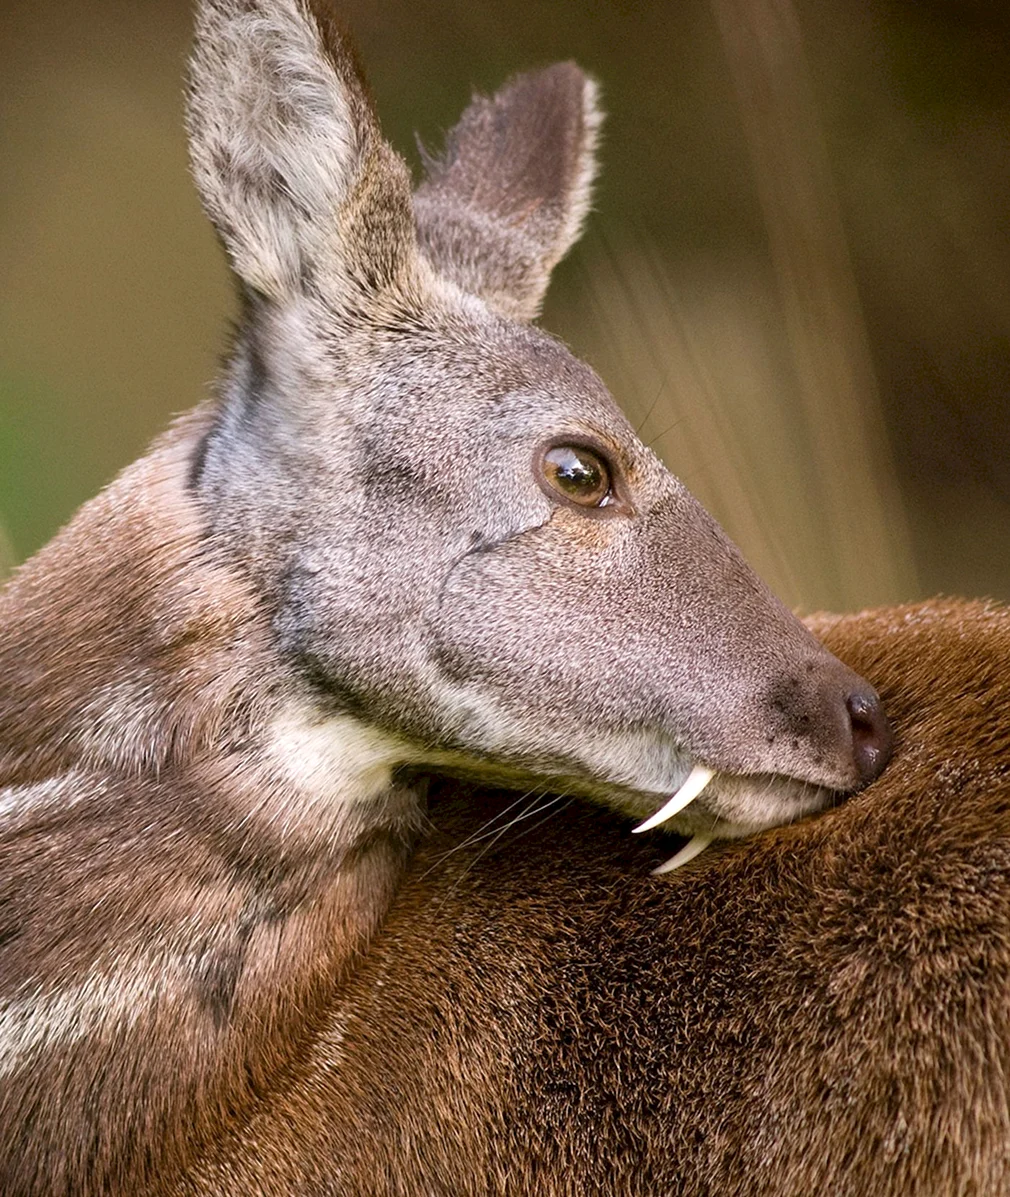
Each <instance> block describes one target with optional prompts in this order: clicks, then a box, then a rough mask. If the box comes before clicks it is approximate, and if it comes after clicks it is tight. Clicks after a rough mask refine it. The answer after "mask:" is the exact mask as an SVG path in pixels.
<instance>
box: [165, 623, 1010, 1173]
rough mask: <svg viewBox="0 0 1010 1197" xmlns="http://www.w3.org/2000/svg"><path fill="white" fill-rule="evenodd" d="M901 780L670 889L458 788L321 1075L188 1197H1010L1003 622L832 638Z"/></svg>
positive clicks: (736, 849)
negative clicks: (872, 710) (248, 1195)
mask: <svg viewBox="0 0 1010 1197" xmlns="http://www.w3.org/2000/svg"><path fill="white" fill-rule="evenodd" d="M817 626H818V629H819V630H820V631H821V632H822V633H823V634H824V636H825V639H826V642H827V643H828V644H829V645H830V646H831V647H832V649H833V650H834V651H836V652H837V653H839V655H840V656H842V658H843V659H845V660H846V661H848V662H849V663H850V664H851V665H852V667H853V668H855V669H859V670H860V671H861V672H863V673H864V674H865V675H866V676H867V677H870V678H872V679H873V681H874V682H875V683H876V684H877V686H878V687H879V688H880V691H881V693H882V694H883V695H884V696H885V697H886V701H887V703H888V709H889V711H890V712H891V713H892V715H893V717H894V720H895V724H896V733H897V738H898V749H897V755H896V757H895V759H894V762H893V763H892V765H891V767H890V768H889V769H888V770H887V772H886V773H885V775H884V776H883V777H882V778H881V779H880V780H879V781H878V782H876V783H875V784H874V785H873V786H871V787H870V788H868V789H867V790H865V791H864V792H863V793H862V794H860V795H858V796H857V797H855V798H853V799H850V800H849V801H848V802H846V803H845V804H844V805H842V806H840V807H838V808H837V809H835V810H832V811H830V812H828V813H826V814H824V815H822V816H821V817H820V818H818V819H817V820H815V821H812V822H806V823H803V824H801V825H798V826H794V827H787V828H782V829H779V830H776V831H773V832H769V833H768V834H766V835H764V836H761V837H760V838H759V839H757V840H754V841H751V842H748V843H746V844H736V845H727V846H725V847H724V848H721V849H719V850H718V851H717V852H710V853H709V854H707V855H706V856H704V857H702V858H701V859H700V860H699V861H698V862H696V863H695V864H692V865H690V866H688V867H687V868H686V869H684V870H681V871H680V872H678V873H676V874H674V875H673V876H672V877H671V878H669V879H662V880H660V879H656V878H650V877H649V876H648V870H649V868H650V866H651V865H653V864H655V862H656V858H657V849H656V848H655V847H654V846H650V845H648V844H642V843H641V842H638V841H631V840H629V839H628V838H627V837H626V836H624V835H622V824H621V822H620V820H618V819H615V818H614V817H613V816H612V815H609V814H606V813H603V812H599V811H597V812H594V811H591V810H589V809H586V808H583V807H580V806H578V805H570V806H567V807H566V808H564V809H563V810H560V811H557V813H555V814H553V815H551V816H550V817H547V815H548V814H550V812H549V810H548V811H545V813H544V817H543V820H542V821H541V820H539V819H538V820H536V823H537V826H536V832H535V835H530V836H528V837H526V838H524V837H523V834H522V826H523V825H522V824H521V823H519V824H517V825H516V826H515V827H514V828H513V829H512V831H511V832H508V831H505V832H503V834H502V835H501V839H500V840H499V841H498V843H497V844H494V841H493V840H492V841H490V842H491V843H492V844H493V845H494V846H492V847H491V848H490V849H489V848H488V842H489V841H487V840H486V839H483V840H482V839H481V836H486V835H487V834H488V831H490V832H491V833H494V832H496V831H499V832H500V831H502V829H503V828H505V827H506V826H507V825H508V822H509V820H510V819H513V818H515V817H516V811H515V809H514V808H513V809H512V810H511V811H510V810H509V809H508V805H507V801H510V800H506V799H505V798H504V797H502V796H498V795H494V794H484V795H476V794H472V793H465V794H464V793H460V792H459V791H458V790H453V789H451V788H450V789H449V790H447V791H446V792H443V793H442V794H441V795H440V796H439V797H438V799H437V800H436V801H435V802H434V803H433V808H432V809H433V818H434V820H435V825H436V827H435V831H434V832H433V833H432V835H431V836H430V837H429V838H428V839H427V840H426V842H425V844H424V846H423V848H422V849H421V851H420V852H419V853H418V855H417V856H416V857H415V858H414V860H413V862H412V864H411V867H410V871H409V875H408V877H407V879H406V880H405V882H404V885H403V887H402V888H401V890H400V891H399V893H398V895H397V898H396V900H395V901H394V903H393V906H392V909H391V911H390V915H389V918H388V919H387V921H386V923H385V925H384V927H383V930H382V932H381V933H380V935H379V936H378V937H377V938H376V939H375V940H374V941H373V943H372V947H371V949H370V951H369V954H368V957H367V959H366V960H365V961H364V962H363V964H362V967H361V969H360V970H359V971H358V973H357V974H356V975H355V977H354V979H353V980H352V981H350V982H349V983H348V984H347V986H346V987H345V988H343V989H342V990H341V991H340V992H339V993H336V994H335V995H334V998H333V1002H332V1006H331V1010H330V1013H329V1016H328V1021H327V1023H326V1025H325V1027H324V1029H323V1031H322V1034H321V1036H320V1039H319V1041H318V1043H317V1045H316V1046H315V1047H314V1049H313V1051H312V1052H311V1054H310V1056H309V1057H308V1058H307V1060H306V1061H305V1063H304V1065H303V1067H302V1068H301V1070H300V1071H299V1072H298V1073H297V1075H296V1076H294V1077H293V1078H292V1080H291V1082H290V1083H289V1086H288V1091H287V1093H286V1094H283V1095H278V1097H277V1099H276V1101H275V1102H274V1103H272V1104H271V1105H270V1107H269V1108H268V1109H267V1110H265V1111H264V1112H263V1113H262V1114H261V1115H260V1116H259V1117H258V1118H257V1119H256V1120H255V1121H254V1122H253V1123H252V1124H251V1125H250V1126H249V1127H246V1128H243V1129H242V1130H240V1131H238V1132H237V1133H236V1134H235V1135H234V1136H232V1137H230V1138H229V1139H228V1140H226V1141H225V1142H223V1143H222V1144H220V1145H219V1148H218V1152H217V1154H216V1156H215V1159H214V1161H213V1163H208V1165H207V1167H206V1170H205V1171H204V1172H203V1173H202V1176H201V1183H200V1185H198V1186H194V1188H193V1189H191V1190H187V1192H201V1193H215V1194H217V1193H222V1194H223V1193H232V1192H235V1193H238V1192H242V1191H247V1192H248V1191H251V1190H252V1191H263V1192H278V1193H280V1192H319V1193H325V1192H333V1193H336V1192H340V1193H361V1194H365V1193H368V1194H394V1193H396V1194H404V1193H422V1192H423V1193H431V1194H450V1193H451V1194H462V1193H467V1194H471V1193H472V1194H506V1193H507V1194H510V1195H515V1194H529V1195H530V1197H533V1195H534V1194H536V1195H542V1197H548V1195H549V1197H561V1195H562V1194H564V1195H566V1197H568V1195H570V1197H575V1195H576V1194H587V1193H606V1194H608V1195H610V1194H629V1195H630V1194H646V1193H648V1194H654V1193H674V1192H675V1193H680V1194H699V1195H700V1194H711V1195H715V1194H726V1195H729V1194H732V1195H733V1197H738V1195H741V1194H754V1195H758V1194H768V1195H771V1194H774V1195H775V1197H787V1195H794V1197H806V1195H808V1194H811V1193H846V1194H866V1195H870V1194H872V1195H873V1197H890V1195H893V1197H901V1195H904V1194H909V1193H915V1194H916V1195H917V1197H919V1195H936V1197H946V1195H948V1194H955V1193H957V1194H962V1193H978V1194H983V1193H985V1194H998V1193H1003V1192H1005V1191H1006V1190H1007V1186H1008V1184H1010V1153H1008V1151H1007V1143H1008V1141H1010V1137H1008V1136H1010V1083H1008V1080H1007V1078H1008V1075H1010V1071H1008V1069H1010V881H1008V876H1010V779H1008V776H1007V764H1006V762H1007V760H1008V755H1010V685H1008V683H1007V681H1006V672H1005V665H1004V663H1005V657H1006V646H1007V643H1008V638H1010V611H1007V610H1006V609H1005V608H1002V607H999V606H997V605H995V604H981V603H977V604H967V603H953V602H936V603H930V604H925V605H921V606H912V607H899V608H894V609H889V610H882V611H877V612H870V613H867V614H863V615H858V616H849V617H843V618H822V619H820V620H819V621H818V623H817Z"/></svg>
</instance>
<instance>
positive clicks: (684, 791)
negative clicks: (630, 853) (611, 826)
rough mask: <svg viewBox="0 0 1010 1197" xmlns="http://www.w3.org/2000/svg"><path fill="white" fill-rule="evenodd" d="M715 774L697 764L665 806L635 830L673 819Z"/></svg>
mask: <svg viewBox="0 0 1010 1197" xmlns="http://www.w3.org/2000/svg"><path fill="white" fill-rule="evenodd" d="M714 776H715V774H714V773H713V772H712V770H711V769H706V768H705V766H704V765H695V767H694V768H693V769H692V770H691V772H690V773H689V774H688V775H687V781H685V782H684V784H683V785H682V786H681V787H680V789H679V790H678V791H677V792H676V794H674V796H673V797H672V798H671V799H670V801H669V802H668V803H667V804H666V805H665V806H661V807H660V808H659V810H658V811H656V813H655V814H654V815H651V816H650V817H649V818H648V819H646V820H645V822H644V823H639V825H638V826H637V827H635V828H633V830H634V831H635V832H636V833H637V832H639V831H651V830H652V828H653V827H658V826H659V825H660V823H665V822H666V821H667V819H672V818H673V816H674V815H676V814H678V813H679V812H680V811H682V810H683V809H684V807H685V806H689V805H690V804H691V803H692V802H693V801H694V800H695V798H697V797H698V795H699V794H700V793H701V792H702V790H703V789H704V788H705V787H706V786H707V785H708V783H709V782H710V781H711V780H712V778H713V777H714Z"/></svg>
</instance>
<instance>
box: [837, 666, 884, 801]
mask: <svg viewBox="0 0 1010 1197" xmlns="http://www.w3.org/2000/svg"><path fill="white" fill-rule="evenodd" d="M845 705H846V707H847V708H848V712H849V720H850V722H851V723H852V754H853V757H854V759H855V762H856V770H857V771H858V773H859V778H860V781H861V782H862V784H863V785H864V786H865V785H869V784H870V782H871V781H874V780H875V779H876V778H878V777H879V776H880V775H881V773H883V771H884V766H885V765H886V764H887V762H888V761H889V760H890V759H891V750H892V749H893V747H894V737H893V735H892V734H891V725H890V723H889V722H888V721H887V716H886V715H885V714H884V709H883V707H882V706H881V705H880V699H879V698H878V697H877V695H876V694H875V693H874V692H873V691H872V690H870V689H866V690H857V691H854V692H853V693H852V694H850V695H849V696H848V698H847V699H846V700H845Z"/></svg>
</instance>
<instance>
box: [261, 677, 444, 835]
mask: <svg viewBox="0 0 1010 1197" xmlns="http://www.w3.org/2000/svg"><path fill="white" fill-rule="evenodd" d="M261 744H262V754H261V758H260V761H261V763H260V765H259V769H258V771H260V772H261V773H262V777H261V778H260V779H259V784H258V785H257V790H258V792H259V797H258V798H257V799H256V800H254V802H253V809H252V810H251V811H250V816H251V819H252V820H253V821H255V822H256V823H257V824H259V825H260V826H263V827H264V828H266V829H269V830H271V831H272V832H273V833H274V834H277V835H281V836H282V837H283V838H284V839H288V840H290V839H297V840H302V841H305V842H307V843H310V844H315V845H317V846H322V845H324V844H326V843H330V844H332V845H333V846H334V847H339V846H341V845H344V846H348V847H349V846H350V845H352V844H354V843H356V842H360V841H361V840H362V839H366V840H367V839H371V838H373V837H375V836H377V835H382V834H393V835H394V837H396V838H399V837H401V836H404V835H410V834H412V833H413V832H414V831H416V830H417V829H418V828H419V826H420V823H421V818H422V814H423V810H422V805H423V793H420V792H419V790H418V787H417V786H416V785H411V786H408V785H405V784H402V783H401V782H400V781H399V780H398V779H397V776H396V771H397V769H398V768H399V767H400V766H402V765H405V764H409V763H411V762H412V761H413V760H414V759H415V758H416V756H417V753H416V750H414V749H413V747H412V746H411V745H410V744H409V743H407V742H406V741H405V740H402V739H400V738H398V737H396V736H393V735H391V734H390V733H388V732H385V731H382V730H380V729H378V728H376V727H373V726H370V725H369V724H367V723H365V722H363V721H361V720H359V719H356V718H354V717H352V716H349V715H334V714H331V713H323V712H321V711H319V709H318V708H316V707H315V706H313V705H312V704H311V703H308V702H305V701H302V700H290V701H288V702H287V703H285V704H284V705H283V706H282V707H281V708H280V709H279V710H278V711H277V712H276V713H275V714H274V716H273V717H272V718H271V719H270V721H269V722H268V724H267V726H266V728H265V729H264V735H263V738H262V741H261Z"/></svg>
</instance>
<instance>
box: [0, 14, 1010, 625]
mask: <svg viewBox="0 0 1010 1197" xmlns="http://www.w3.org/2000/svg"><path fill="white" fill-rule="evenodd" d="M189 10H190V5H189V2H188V0H76V2H75V3H70V2H69V0H60V2H56V0H3V7H2V12H0V179H2V183H0V529H2V530H0V571H2V570H3V568H4V564H3V563H4V562H8V563H9V562H11V561H15V560H20V559H23V558H24V557H25V556H27V555H28V554H30V553H31V552H33V551H34V550H35V549H36V548H37V547H38V546H39V545H40V544H41V543H43V542H44V541H45V540H46V539H47V538H48V537H49V536H50V535H52V533H53V532H54V531H55V530H56V529H57V528H58V527H59V526H60V525H61V524H62V523H63V522H64V521H65V520H66V519H67V518H68V517H69V516H70V514H71V513H72V511H73V510H74V509H75V507H77V506H78V505H79V504H80V503H81V502H82V501H83V500H84V499H86V498H88V497H89V496H90V495H91V494H93V493H94V492H95V491H96V490H97V489H98V488H99V487H101V486H102V485H103V483H105V482H106V481H107V480H108V479H109V478H111V477H112V476H113V475H114V473H115V472H116V471H117V470H118V469H119V468H120V467H121V466H122V465H124V464H125V463H126V462H128V461H129V460H131V459H132V458H133V457H135V456H136V455H137V454H138V453H140V452H141V451H142V450H143V448H144V446H145V444H146V443H147V442H148V440H149V439H150V438H151V437H152V436H153V435H154V433H155V432H156V431H157V430H158V429H159V428H161V427H162V426H163V425H164V424H165V422H166V421H167V419H168V417H169V416H170V415H171V414H172V413H173V412H177V411H180V410H183V409H185V408H186V407H188V406H191V405H192V404H193V403H195V402H197V401H198V400H199V399H201V398H202V397H203V396H204V395H205V394H206V393H207V390H208V385H209V382H210V380H211V379H212V377H213V374H214V370H215V363H216V358H217V354H218V353H219V350H220V347H221V346H222V345H223V343H224V338H225V335H226V329H227V323H228V320H229V317H230V315H231V314H232V311H233V304H232V295H231V289H230V284H229V281H228V277H227V272H226V269H225V266H224V262H223V259H222V256H221V254H220V252H219V251H218V248H217V246H216V244H215V241H214V237H213V235H212V233H211V231H210V228H209V226H208V225H207V224H206V222H205V221H204V219H203V217H202V215H201V212H200V209H199V204H198V201H197V198H196V196H195V193H194V191H193V189H192V186H191V184H190V182H189V180H188V177H187V165H186V155H185V147H184V142H183V138H182V131H181V106H182V105H181V79H182V72H183V64H184V61H185V54H186V47H187V42H188V38H189V26H190V11H189ZM341 10H342V12H343V14H344V16H345V18H346V23H347V25H348V26H349V27H350V28H351V29H353V30H354V32H355V34H356V36H357V39H358V42H359V47H360V50H361V54H362V58H363V61H364V62H365V64H366V66H367V69H368V73H369V76H370V79H371V83H372V86H373V90H374V93H375V96H376V99H377V102H378V105H379V110H380V113H381V116H382V119H383V123H384V126H385V128H386V131H387V133H388V135H389V136H390V138H391V140H392V141H393V142H394V144H395V145H396V146H397V147H398V148H399V149H400V150H401V151H402V152H403V153H404V154H405V155H407V157H408V158H409V159H410V160H411V162H412V163H414V164H415V166H416V162H417V154H416V150H415V145H414V132H415V130H416V131H417V132H418V133H419V134H420V136H421V138H422V140H423V141H424V142H425V143H427V144H437V143H438V142H439V140H440V137H441V133H442V131H443V130H444V129H445V128H447V127H448V126H449V125H451V124H452V122H453V120H454V119H455V117H456V116H457V114H458V113H459V111H460V110H461V109H462V108H463V107H464V105H465V104H466V102H467V100H468V98H469V95H470V92H471V90H472V89H473V88H476V89H479V90H483V91H488V90H493V89H494V87H495V86H496V85H497V84H498V83H500V82H501V81H502V80H503V79H504V78H505V77H506V76H507V75H508V74H510V73H511V72H513V71H515V70H518V69H522V68H525V67H529V66H534V65H537V64H541V63H544V62H546V61H550V60H552V59H555V58H567V57H574V58H576V59H577V60H578V61H579V62H580V63H581V64H582V65H584V66H585V67H587V68H588V69H590V70H591V71H592V72H593V73H595V74H596V75H597V76H598V78H599V79H600V80H601V82H602V85H603V89H604V96H605V104H606V107H607V110H608V112H609V119H608V123H607V127H606V134H605V140H604V144H603V155H602V157H603V168H604V169H603V177H602V182H601V184H600V187H599V190H598V194H597V204H596V211H595V213H594V215H593V217H592V219H591V222H590V226H589V231H588V233H587V236H586V238H585V240H584V242H583V243H582V244H581V245H580V247H579V249H578V250H577V251H576V253H574V254H573V255H572V256H571V258H570V259H569V260H568V261H567V262H566V263H565V264H564V265H563V266H562V267H561V268H560V269H559V271H558V274H557V278H556V285H555V287H554V289H553V290H552V293H551V297H550V300H549V303H548V306H547V310H546V311H545V314H544V320H543V322H544V324H545V325H546V327H548V328H549V329H551V330H552V331H553V332H555V333H557V334H558V335H560V336H562V337H563V338H564V339H565V340H567V341H568V342H569V343H570V344H572V345H573V347H574V348H575V349H576V350H577V351H578V352H579V353H581V354H582V355H584V356H586V357H587V358H588V359H589V360H590V361H592V362H593V364H594V365H596V366H597V368H598V369H599V370H600V371H601V373H602V374H603V376H604V378H605V379H606V381H607V382H608V383H609V385H610V386H611V388H612V390H613V391H614V393H615V395H616V396H617V398H618V400H619V401H620V402H621V403H622V404H623V405H624V406H625V409H626V410H627V411H628V412H629V414H630V415H631V416H632V418H633V419H634V420H635V421H636V423H640V424H641V426H642V435H643V437H644V439H646V440H647V441H650V442H653V443H654V444H655V447H656V449H657V450H658V451H659V452H660V453H661V454H662V455H663V456H664V458H665V459H666V460H667V462H668V463H669V464H670V465H671V467H672V468H673V469H674V470H675V471H676V472H677V473H678V474H680V475H681V476H682V477H683V478H684V479H685V480H686V481H687V482H688V484H689V485H690V486H691V487H692V489H694V490H695V492H696V493H697V494H698V495H699V497H700V498H701V499H702V500H703V502H705V503H706V504H707V505H708V506H709V507H710V509H712V510H713V511H714V512H715V513H716V515H717V516H718V517H719V518H720V519H721V520H722V522H723V523H724V524H725V525H726V526H727V528H728V529H729V531H730V533H731V534H732V535H733V536H734V537H735V538H736V539H737V540H738V541H739V542H740V543H741V545H742V546H743V547H744V549H745V551H746V553H747V555H748V556H749V557H750V559H751V560H752V561H753V562H754V564H755V565H756V566H757V567H758V568H759V569H760V570H761V571H762V572H763V573H764V574H765V576H766V577H768V579H769V580H770V581H771V582H772V583H773V585H775V586H776V587H777V589H778V590H779V591H780V593H782V595H783V597H785V598H786V599H787V600H788V601H789V602H791V603H793V604H795V605H799V606H802V607H805V608H808V609H809V608H813V607H820V606H829V607H837V608H853V607H858V606H863V605H868V604H871V603H877V602H884V601H894V600H899V599H904V598H915V597H919V596H922V595H926V594H930V593H934V592H940V591H943V592H947V593H955V592H956V593H965V594H991V595H997V596H1002V597H1010V551H1008V549H1010V526H1008V518H1007V517H1008V513H1010V419H1008V412H1010V402H1008V395H1007V389H1008V384H1010V236H1008V230H1010V220H1008V218H1010V200H1008V196H1010V187H1008V181H1007V176H1008V174H1010V9H1008V7H1007V6H1006V5H1005V4H997V3H991V4H983V3H971V2H970V0H958V2H954V0H906V2H898V0H797V2H796V5H795V8H790V7H789V5H788V4H785V3H783V2H782V0H681V2H678V3H630V2H626V3H617V2H613V3H605V2H603V0H569V2H567V3H553V4H545V3H536V4H533V3H529V2H517V3H513V4H501V3H494V4H491V3H483V2H480V0H466V2H464V0H420V2H418V0H415V2H413V3H409V4H408V3H404V2H399V3H391V2H388V0H368V2H366V0H353V2H346V3H343V4H342V5H341Z"/></svg>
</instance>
